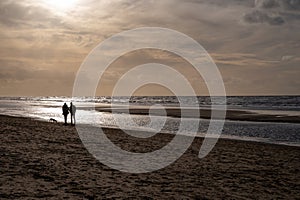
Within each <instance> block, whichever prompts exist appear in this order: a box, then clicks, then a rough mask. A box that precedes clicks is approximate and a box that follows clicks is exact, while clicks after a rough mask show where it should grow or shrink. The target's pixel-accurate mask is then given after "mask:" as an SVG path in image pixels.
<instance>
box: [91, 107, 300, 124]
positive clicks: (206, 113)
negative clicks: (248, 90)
mask: <svg viewBox="0 0 300 200" xmlns="http://www.w3.org/2000/svg"><path fill="white" fill-rule="evenodd" d="M129 108H130V109H129V110H128V109H125V108H124V107H122V106H116V107H109V106H105V107H96V108H95V109H96V110H97V111H99V112H115V113H130V114H139V115H148V114H149V107H147V106H141V107H138V106H132V107H129ZM150 112H151V114H152V115H167V116H170V117H185V118H199V116H200V118H203V119H210V118H211V109H206V108H201V109H200V110H197V109H196V110H195V109H191V108H174V107H169V108H168V107H167V108H165V113H164V112H162V110H160V109H156V108H153V109H151V111H150ZM214 112H215V116H214V119H223V118H224V117H223V111H220V110H214ZM225 119H227V120H236V121H253V122H283V123H300V116H298V115H295V116H290V115H277V114H261V113H256V112H251V111H244V110H227V111H226V114H225Z"/></svg>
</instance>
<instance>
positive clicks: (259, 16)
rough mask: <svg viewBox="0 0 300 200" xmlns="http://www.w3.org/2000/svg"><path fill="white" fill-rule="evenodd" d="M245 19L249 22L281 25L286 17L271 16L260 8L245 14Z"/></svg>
mask: <svg viewBox="0 0 300 200" xmlns="http://www.w3.org/2000/svg"><path fill="white" fill-rule="evenodd" d="M244 20H245V21H246V22H248V23H268V24H270V25H281V24H283V23H284V19H283V18H282V17H280V16H276V17H271V16H270V15H268V14H267V13H265V12H262V11H259V10H255V11H253V12H250V13H247V14H245V15H244Z"/></svg>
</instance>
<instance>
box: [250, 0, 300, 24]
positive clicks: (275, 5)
mask: <svg viewBox="0 0 300 200" xmlns="http://www.w3.org/2000/svg"><path fill="white" fill-rule="evenodd" d="M299 11H300V0H256V1H255V6H254V9H252V10H251V11H250V12H248V13H246V14H245V15H244V21H245V22H248V23H267V24H270V25H282V24H284V23H285V22H286V21H292V20H299V18H300V13H299Z"/></svg>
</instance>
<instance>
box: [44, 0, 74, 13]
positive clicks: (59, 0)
mask: <svg viewBox="0 0 300 200" xmlns="http://www.w3.org/2000/svg"><path fill="white" fill-rule="evenodd" d="M77 1H78V0H44V2H45V4H46V5H47V6H49V7H52V8H53V9H57V10H59V11H66V10H68V9H71V8H73V7H74V6H75V5H76V3H77Z"/></svg>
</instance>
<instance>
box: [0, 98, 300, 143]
mask: <svg viewBox="0 0 300 200" xmlns="http://www.w3.org/2000/svg"><path fill="white" fill-rule="evenodd" d="M212 98H213V102H214V105H216V106H220V107H222V106H224V105H226V107H227V109H228V110H234V111H248V112H253V113H256V114H261V115H264V114H271V115H278V116H296V117H300V96H229V97H226V101H224V97H209V96H199V97H197V98H194V97H180V98H177V97H175V96H132V97H113V98H112V97H108V96H99V97H64V96H47V97H0V113H1V114H2V115H9V116H17V117H30V118H34V119H37V120H43V121H49V119H50V118H54V119H56V120H57V121H59V122H63V116H62V109H61V107H62V105H63V103H64V102H67V104H68V105H69V103H70V102H71V101H72V102H73V103H74V105H76V107H77V112H76V122H77V124H90V125H93V126H99V127H106V128H119V126H120V121H122V128H124V127H125V128H126V129H128V130H143V131H152V132H164V133H169V134H185V135H189V132H190V129H189V127H186V129H184V130H181V131H180V132H178V130H179V126H180V123H181V120H182V119H181V118H179V117H171V116H161V115H157V116H156V115H155V114H154V115H153V114H151V116H149V115H145V114H129V113H111V112H105V111H101V110H100V111H99V110H97V109H95V107H96V108H97V107H99V108H105V107H110V106H113V107H122V106H124V105H130V106H131V107H136V108H147V107H148V108H149V106H150V107H151V106H152V107H153V106H156V107H159V108H180V106H181V104H180V103H181V102H182V101H184V105H185V106H187V107H190V108H194V107H200V109H202V108H203V109H210V108H211V105H212ZM179 99H180V101H179ZM195 99H196V101H195ZM129 118H130V119H132V120H128V119H129ZM120 119H121V120H120ZM184 120H190V121H191V122H192V121H199V127H198V131H197V136H198V137H204V136H205V135H206V132H207V128H208V125H209V123H210V120H209V119H202V118H201V117H200V118H190V117H189V118H186V119H184ZM49 123H50V122H49ZM191 124H194V123H191ZM221 138H227V139H234V140H247V141H256V142H263V143H273V144H280V145H290V146H300V123H289V122H281V123H280V122H272V121H271V122H256V121H237V120H225V124H224V127H223V130H222V134H221Z"/></svg>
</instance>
